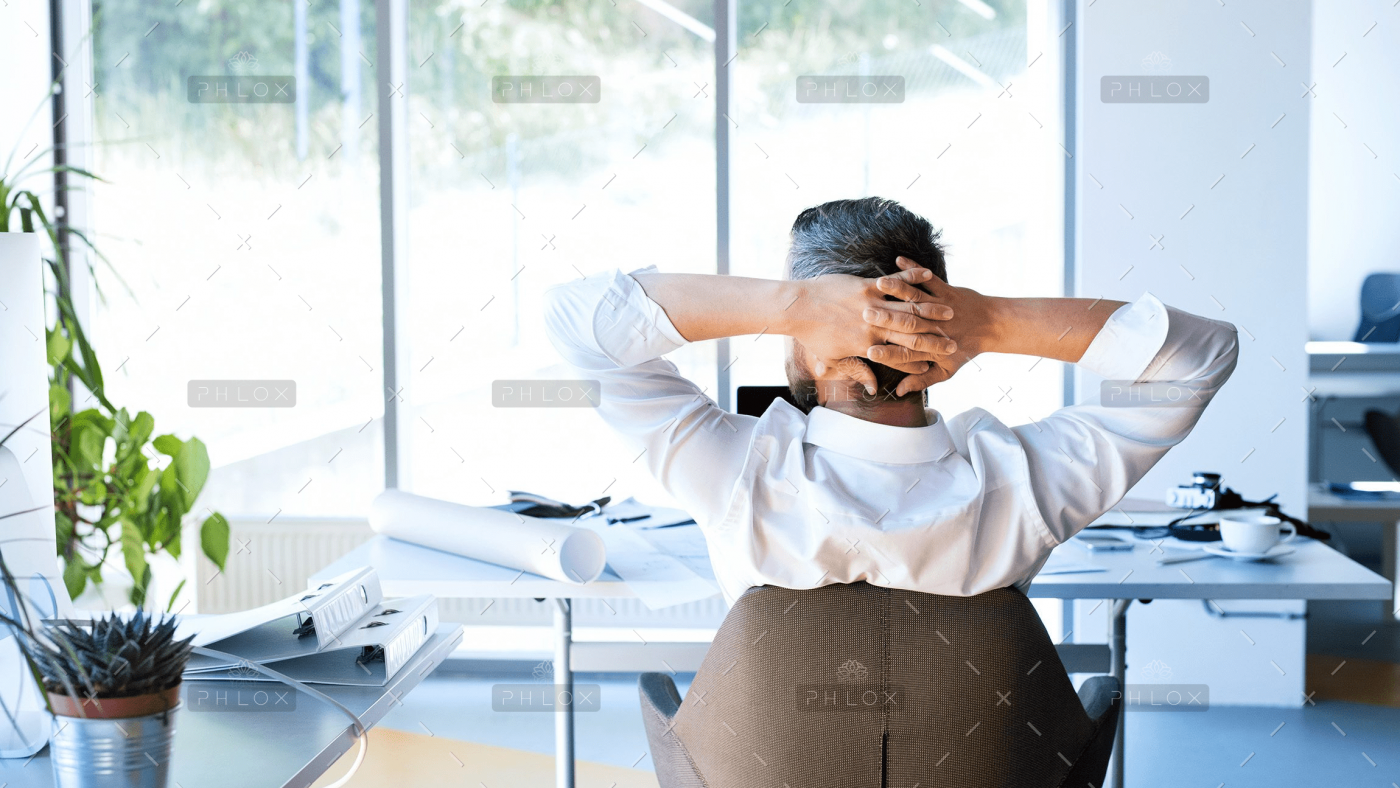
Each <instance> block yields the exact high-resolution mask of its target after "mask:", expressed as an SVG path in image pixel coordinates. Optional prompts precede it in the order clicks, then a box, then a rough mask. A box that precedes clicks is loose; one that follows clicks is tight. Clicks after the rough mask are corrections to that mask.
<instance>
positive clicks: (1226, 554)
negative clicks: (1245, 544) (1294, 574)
mask: <svg viewBox="0 0 1400 788" xmlns="http://www.w3.org/2000/svg"><path fill="white" fill-rule="evenodd" d="M1202 549H1203V550H1205V551H1206V552H1207V553H1210V554H1211V555H1218V556H1220V557H1221V558H1233V559H1235V560H1236V561H1267V560H1269V559H1271V558H1279V557H1282V556H1285V555H1290V554H1292V553H1293V548H1292V547H1289V546H1288V545H1286V544H1276V545H1274V546H1273V547H1270V548H1269V549H1268V550H1266V551H1264V552H1262V553H1237V552H1235V551H1234V550H1231V549H1230V548H1228V547H1226V546H1225V545H1223V544H1208V545H1205V546H1204V547H1203V548H1202Z"/></svg>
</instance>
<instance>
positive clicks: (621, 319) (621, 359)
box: [593, 265, 689, 367]
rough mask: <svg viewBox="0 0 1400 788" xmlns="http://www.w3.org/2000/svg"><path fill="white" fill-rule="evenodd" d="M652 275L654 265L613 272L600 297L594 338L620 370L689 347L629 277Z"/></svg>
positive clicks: (662, 313) (643, 291) (663, 314)
mask: <svg viewBox="0 0 1400 788" xmlns="http://www.w3.org/2000/svg"><path fill="white" fill-rule="evenodd" d="M655 272H656V266H654V265H653V266H647V267H646V268H639V269H637V270H636V271H633V272H632V273H629V274H624V273H622V272H621V271H614V272H613V274H612V281H611V282H609V285H608V290H607V293H606V294H605V295H604V297H603V300H604V302H605V305H604V306H601V307H600V308H599V309H598V311H597V312H596V313H595V317H594V320H595V322H594V325H593V331H594V336H595V337H596V339H597V341H598V344H599V346H600V347H601V348H603V350H604V352H606V353H607V354H608V356H609V357H611V358H612V360H613V361H614V362H615V363H617V364H618V365H619V366H624V367H630V366H634V365H637V364H642V363H645V362H647V361H651V360H652V359H654V358H660V357H661V356H664V355H666V354H667V353H670V352H671V351H673V350H675V349H676V348H679V347H682V346H684V345H687V344H689V343H688V342H686V339H685V337H683V336H681V333H680V332H679V331H677V330H676V327H675V325H674V324H672V323H671V319H670V318H669V317H667V316H666V312H665V311H664V310H663V309H662V308H661V305H660V304H658V303H656V302H655V301H653V300H651V298H650V297H649V296H647V294H646V291H645V290H643V289H642V286H641V285H640V284H638V283H637V280H636V279H633V278H632V274H643V273H655Z"/></svg>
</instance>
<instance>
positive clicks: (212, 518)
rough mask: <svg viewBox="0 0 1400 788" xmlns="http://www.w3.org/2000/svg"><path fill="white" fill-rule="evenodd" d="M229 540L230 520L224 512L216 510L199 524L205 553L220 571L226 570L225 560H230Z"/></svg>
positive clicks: (200, 537)
mask: <svg viewBox="0 0 1400 788" xmlns="http://www.w3.org/2000/svg"><path fill="white" fill-rule="evenodd" d="M228 541H229V527H228V520H226V519H224V516H223V515H222V514H219V513H218V512H214V513H213V514H211V515H209V517H208V518H206V519H205V520H204V523H203V524H202V525H200V526H199V546H200V547H201V548H202V549H203V550H204V554H205V555H207V556H209V560H210V561H213V562H214V565H215V566H217V567H219V571H220V572H222V571H223V570H224V562H225V561H227V560H228Z"/></svg>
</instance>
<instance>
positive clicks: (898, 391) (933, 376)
mask: <svg viewBox="0 0 1400 788" xmlns="http://www.w3.org/2000/svg"><path fill="white" fill-rule="evenodd" d="M950 377H952V374H951V373H949V371H948V370H947V369H945V368H943V367H932V368H930V369H929V371H928V372H925V373H923V374H922V375H910V376H908V377H906V378H905V379H904V380H901V381H899V385H898V386H897V387H895V390H894V393H895V396H897V397H902V396H904V395H905V394H908V393H909V392H911V391H923V390H924V389H926V388H928V387H929V386H932V385H933V384H935V383H942V382H943V381H945V380H947V379H948V378H950Z"/></svg>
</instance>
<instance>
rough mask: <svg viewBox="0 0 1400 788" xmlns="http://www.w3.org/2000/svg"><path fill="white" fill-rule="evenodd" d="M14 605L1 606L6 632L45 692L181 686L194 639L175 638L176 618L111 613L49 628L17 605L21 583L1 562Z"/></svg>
mask: <svg viewBox="0 0 1400 788" xmlns="http://www.w3.org/2000/svg"><path fill="white" fill-rule="evenodd" d="M0 574H3V579H4V587H3V588H0V594H3V595H4V596H8V598H9V601H10V602H11V603H12V604H10V605H9V606H8V608H7V607H6V606H5V605H3V604H0V626H5V627H7V628H8V629H9V630H10V631H11V632H12V633H13V634H14V635H15V639H16V641H17V642H18V643H19V647H20V650H21V651H23V652H24V656H25V657H26V658H27V659H28V661H29V664H30V667H31V669H32V670H33V672H34V676H35V678H36V679H37V680H38V682H39V683H40V684H41V685H42V686H43V688H44V690H45V691H47V692H52V693H58V694H62V695H68V696H69V697H73V698H80V699H89V698H98V699H101V698H125V697H131V696H135V695H146V694H151V693H156V692H161V691H164V690H167V689H170V688H171V687H174V686H175V685H177V684H179V683H180V677H181V675H182V674H183V673H184V670H185V664H186V663H187V662H188V661H189V658H190V651H191V648H192V647H191V645H190V641H191V639H192V638H185V639H183V640H176V639H175V626H176V623H177V622H176V619H175V617H174V616H161V617H159V618H156V617H153V616H151V615H149V614H147V613H146V611H144V610H141V609H138V610H137V611H136V613H135V614H134V615H132V616H130V617H125V616H121V615H118V614H116V613H111V614H108V615H107V616H105V617H103V618H97V619H93V620H92V621H91V622H76V621H60V622H57V623H56V624H53V625H49V624H46V623H44V622H40V621H36V620H34V619H33V618H31V617H30V616H29V614H28V611H27V610H26V609H25V607H26V606H25V605H23V604H20V603H18V598H19V597H20V595H19V593H18V584H17V583H16V582H15V579H14V576H13V575H12V574H10V571H9V567H7V566H5V563H4V560H3V559H0Z"/></svg>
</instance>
